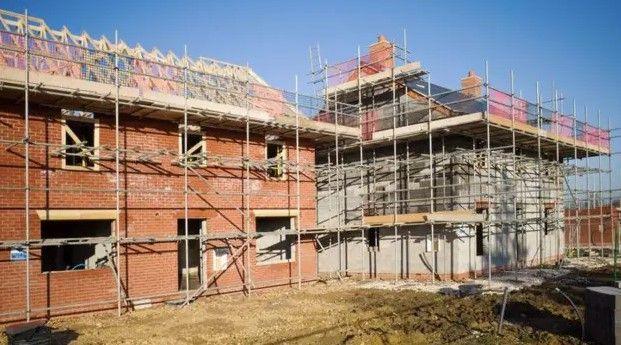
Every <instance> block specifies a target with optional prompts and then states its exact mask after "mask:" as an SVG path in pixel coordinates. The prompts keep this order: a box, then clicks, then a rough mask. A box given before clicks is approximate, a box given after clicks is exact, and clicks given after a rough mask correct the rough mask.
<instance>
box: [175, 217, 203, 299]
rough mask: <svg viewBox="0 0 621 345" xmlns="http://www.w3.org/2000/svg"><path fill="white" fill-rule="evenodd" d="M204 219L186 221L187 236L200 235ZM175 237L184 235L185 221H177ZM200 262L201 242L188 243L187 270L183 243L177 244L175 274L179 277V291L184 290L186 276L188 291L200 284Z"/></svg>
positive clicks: (193, 240)
mask: <svg viewBox="0 0 621 345" xmlns="http://www.w3.org/2000/svg"><path fill="white" fill-rule="evenodd" d="M204 222H205V220H204V219H188V235H200V234H201V232H202V229H203V224H204ZM177 235H179V236H184V235H185V219H177ZM201 264H202V260H201V241H200V240H199V239H192V240H189V241H188V268H187V270H186V267H185V241H179V242H177V267H178V270H177V273H178V277H179V290H185V289H186V276H189V285H188V286H189V289H190V290H195V289H198V288H199V287H200V286H201V283H202V278H203V277H202V273H201V272H202V269H201V268H202V266H201Z"/></svg>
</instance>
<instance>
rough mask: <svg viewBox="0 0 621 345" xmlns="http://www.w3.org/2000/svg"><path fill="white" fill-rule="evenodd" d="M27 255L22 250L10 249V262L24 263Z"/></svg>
mask: <svg viewBox="0 0 621 345" xmlns="http://www.w3.org/2000/svg"><path fill="white" fill-rule="evenodd" d="M27 257H28V254H27V253H26V250H25V249H24V248H16V249H11V254H10V260H11V261H26V258H27Z"/></svg>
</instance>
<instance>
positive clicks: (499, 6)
mask: <svg viewBox="0 0 621 345" xmlns="http://www.w3.org/2000/svg"><path fill="white" fill-rule="evenodd" d="M0 7H2V8H5V9H9V10H13V11H19V12H21V11H23V10H24V9H26V8H28V10H29V11H30V14H31V15H33V16H36V17H41V18H43V19H45V20H46V21H47V22H48V24H49V25H50V26H52V27H61V26H63V25H67V26H68V27H69V29H71V30H72V31H74V32H80V31H82V30H84V31H87V32H89V33H90V34H91V35H93V36H96V37H98V36H100V35H106V36H108V37H109V38H112V37H113V33H114V30H115V29H117V30H118V31H119V34H120V36H121V38H122V39H124V40H125V41H127V42H128V43H130V44H136V43H140V44H141V45H143V46H144V47H145V48H147V49H150V48H152V47H159V48H160V49H161V50H164V51H167V50H172V51H174V52H176V53H181V52H182V51H183V46H184V44H187V45H188V48H189V52H190V55H192V56H208V57H213V58H217V59H221V60H226V61H230V62H234V63H239V64H246V63H249V64H250V66H251V67H253V68H254V69H255V70H256V71H257V72H258V73H259V74H260V75H262V76H263V77H264V78H265V79H266V80H267V81H268V82H269V83H271V84H272V85H274V86H276V87H280V88H286V89H293V86H294V75H295V74H298V75H299V78H300V81H301V85H300V87H301V89H302V90H304V91H306V92H309V93H310V92H311V90H312V89H311V87H310V85H309V84H308V83H307V82H308V76H307V74H308V72H309V70H310V64H309V57H308V56H309V53H308V47H309V46H310V45H315V44H317V43H318V44H319V45H320V47H321V51H322V55H323V56H324V58H326V59H327V60H328V62H329V63H333V62H337V61H340V60H345V59H348V58H352V57H355V55H356V49H357V46H358V45H360V46H361V49H363V50H365V49H366V47H367V45H368V44H369V43H371V42H373V41H374V40H375V38H376V36H377V35H378V34H379V33H383V34H384V35H386V36H387V37H388V38H390V39H392V40H395V41H398V42H401V41H402V40H403V36H402V34H403V29H404V28H405V29H407V38H408V42H407V44H408V48H409V49H410V50H411V51H412V52H413V58H414V59H416V60H420V61H421V62H422V64H423V66H424V67H425V68H426V69H427V70H429V71H430V72H431V75H432V80H433V81H434V82H437V83H441V84H444V85H445V86H448V87H457V86H458V85H459V79H460V77H461V76H462V75H464V74H465V73H466V71H467V70H469V69H471V68H473V69H475V70H477V71H478V72H479V73H482V72H483V66H484V61H485V60H486V59H487V60H488V61H489V65H490V77H491V81H492V83H493V84H495V85H498V86H500V87H502V88H508V74H509V72H508V71H509V69H514V70H515V72H516V88H517V89H518V90H522V91H523V92H524V95H527V96H529V97H533V96H534V90H535V82H536V81H540V82H541V83H542V89H543V90H544V91H545V92H546V97H550V96H551V94H552V87H553V86H552V85H553V83H554V85H555V86H556V88H557V89H559V90H560V91H561V92H563V94H565V95H566V96H567V97H568V98H572V97H575V98H576V100H577V103H578V105H579V108H581V107H582V106H583V105H585V104H586V105H588V107H589V109H593V110H597V109H600V110H601V112H602V114H604V115H603V116H602V123H605V122H606V121H607V116H608V115H609V114H615V113H616V112H618V109H621V97H618V95H617V93H618V92H617V90H616V88H615V87H616V86H617V81H618V79H619V78H620V77H621V64H620V63H619V61H618V60H619V57H620V56H621V54H620V53H621V20H619V18H618V17H619V15H621V4H620V3H619V2H617V1H589V2H584V1H567V0H558V1H557V0H547V1H413V0H409V1H373V2H364V1H356V2H349V1H323V0H315V1H312V2H301V1H300V2H298V1H282V2H276V1H244V2H237V1H212V2H206V1H185V2H173V1H171V2H165V1H116V2H115V1H73V0H64V1H41V0H38V1H25V0H24V1H11V0H8V1H7V0H4V1H2V3H0ZM581 116H582V114H581ZM593 118H594V116H593ZM611 121H612V122H613V124H614V126H621V119H619V118H618V117H617V116H616V115H611ZM614 126H613V127H614Z"/></svg>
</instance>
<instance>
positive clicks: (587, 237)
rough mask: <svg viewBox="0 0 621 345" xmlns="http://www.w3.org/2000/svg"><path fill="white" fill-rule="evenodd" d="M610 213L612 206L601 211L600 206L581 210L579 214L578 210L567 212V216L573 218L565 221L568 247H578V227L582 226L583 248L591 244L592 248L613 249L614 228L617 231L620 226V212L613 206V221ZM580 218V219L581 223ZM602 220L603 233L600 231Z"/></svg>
mask: <svg viewBox="0 0 621 345" xmlns="http://www.w3.org/2000/svg"><path fill="white" fill-rule="evenodd" d="M610 213H611V211H610V205H603V207H602V208H601V209H600V207H599V206H598V207H594V208H591V209H581V210H580V211H578V212H577V210H576V209H568V210H565V216H566V217H572V219H567V220H565V243H566V244H567V246H568V247H570V248H575V247H576V227H577V226H578V224H580V226H579V227H578V228H579V231H578V236H579V239H580V241H579V243H580V247H581V248H583V249H584V248H588V247H589V244H590V245H591V247H592V248H598V247H601V246H602V245H603V246H604V247H607V248H611V247H612V245H613V234H614V231H613V227H614V230H615V231H616V229H617V224H619V211H617V210H616V206H613V208H612V219H611V217H610ZM600 214H601V215H603V217H601V216H600ZM578 218H580V219H579V221H578ZM589 219H590V221H589ZM600 219H601V220H602V221H601V222H603V231H600V224H601V222H600ZM611 220H612V222H611ZM611 224H612V226H611ZM589 225H590V226H589Z"/></svg>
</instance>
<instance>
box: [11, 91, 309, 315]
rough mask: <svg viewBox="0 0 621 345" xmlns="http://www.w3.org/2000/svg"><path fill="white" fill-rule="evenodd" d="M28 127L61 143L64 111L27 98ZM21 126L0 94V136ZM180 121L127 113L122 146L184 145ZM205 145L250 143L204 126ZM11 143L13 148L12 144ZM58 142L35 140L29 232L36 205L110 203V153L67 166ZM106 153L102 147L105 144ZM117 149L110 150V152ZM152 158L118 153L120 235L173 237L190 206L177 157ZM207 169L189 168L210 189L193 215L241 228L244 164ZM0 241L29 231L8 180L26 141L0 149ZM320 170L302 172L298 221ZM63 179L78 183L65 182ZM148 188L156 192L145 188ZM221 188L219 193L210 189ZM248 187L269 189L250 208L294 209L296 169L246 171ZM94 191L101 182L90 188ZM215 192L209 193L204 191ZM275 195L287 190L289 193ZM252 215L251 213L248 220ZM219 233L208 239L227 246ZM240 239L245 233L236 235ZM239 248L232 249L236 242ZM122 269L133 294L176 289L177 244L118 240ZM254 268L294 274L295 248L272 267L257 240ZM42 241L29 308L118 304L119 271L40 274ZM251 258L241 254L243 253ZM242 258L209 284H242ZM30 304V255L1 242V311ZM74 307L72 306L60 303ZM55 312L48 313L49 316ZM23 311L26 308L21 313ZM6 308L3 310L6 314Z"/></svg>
mask: <svg viewBox="0 0 621 345" xmlns="http://www.w3.org/2000/svg"><path fill="white" fill-rule="evenodd" d="M30 116H31V120H30V136H31V141H33V142H50V143H54V144H60V143H61V122H60V120H61V118H60V110H59V109H53V108H45V107H39V106H35V105H32V106H31V107H30ZM97 118H98V120H99V128H100V129H99V136H100V139H99V144H100V145H105V146H108V147H111V148H113V147H114V144H115V137H114V118H113V117H110V116H103V115H101V116H97ZM23 130H24V121H23V105H18V104H15V103H13V102H11V103H2V101H0V139H2V140H21V138H22V136H23ZM177 133H178V130H177V125H176V124H174V123H172V122H166V121H158V120H151V119H136V118H129V117H126V116H122V120H121V140H120V142H121V144H120V145H121V147H123V148H128V149H140V150H161V149H165V150H169V151H172V152H177V150H178V134H177ZM204 133H205V136H206V140H207V154H208V155H220V156H227V157H232V158H238V159H239V158H240V157H241V156H242V155H243V154H244V150H245V141H244V140H245V133H241V132H234V131H227V130H224V129H211V128H209V129H205V130H204ZM264 142H265V140H264V136H263V135H262V134H261V135H252V136H251V145H250V146H251V147H250V156H251V158H252V159H255V160H262V159H264V158H265V157H264V156H265V153H264V150H265V144H264ZM285 143H286V145H287V151H288V157H289V159H291V160H294V159H295V141H294V139H285ZM6 148H8V149H6ZM57 149H58V148H57V147H52V146H43V145H33V146H31V149H30V169H31V170H30V184H31V188H32V191H31V193H30V208H31V211H30V216H29V219H30V237H31V238H40V236H41V230H40V223H41V222H40V219H39V218H38V216H37V214H36V210H44V209H97V208H100V209H114V208H115V193H114V188H115V173H114V160H102V161H100V170H99V171H74V170H66V169H62V168H61V162H62V161H61V158H59V157H56V156H54V154H53V152H54V151H55V150H57ZM300 151H301V158H300V159H301V163H302V164H314V160H315V156H314V155H315V153H314V148H313V146H312V142H305V141H301V149H300ZM100 154H101V155H102V156H104V155H105V153H104V152H101V153H100ZM107 154H108V155H109V156H113V152H112V151H109V152H107ZM154 160H155V161H156V162H155V163H151V164H144V163H136V162H126V161H123V160H122V161H121V174H120V178H121V188H122V189H128V190H130V192H129V193H127V194H122V195H121V220H120V230H121V233H122V236H124V237H145V236H151V237H156V236H175V235H176V234H177V219H178V218H183V215H184V211H183V208H184V198H183V169H182V168H180V167H179V166H177V165H175V164H174V163H173V160H174V157H173V156H158V157H156V158H155V159H154ZM196 170H197V172H198V173H199V174H200V175H201V176H202V178H199V177H198V176H196V175H195V174H194V173H192V172H190V174H189V186H190V188H191V189H193V190H195V191H200V192H204V193H205V194H202V195H196V194H190V196H189V214H190V217H191V218H204V219H206V220H207V231H208V232H218V231H220V232H222V231H225V232H231V231H242V230H243V229H244V222H245V221H244V218H243V215H242V214H241V213H240V212H239V211H238V210H237V209H236V207H237V208H240V209H242V210H243V209H244V200H243V197H242V195H241V194H240V195H226V193H242V192H243V191H244V186H245V171H244V170H243V169H239V168H216V167H206V168H197V169H196ZM0 176H1V181H0V225H1V228H0V240H14V239H23V238H24V237H25V234H24V231H25V230H24V229H25V217H24V200H25V198H24V191H23V189H10V188H14V187H18V188H19V187H22V186H23V184H24V176H25V172H24V146H23V145H13V146H11V145H9V144H4V145H3V149H2V150H0ZM314 180H315V177H314V174H313V172H310V171H303V172H302V176H301V181H302V182H301V194H302V198H301V209H302V213H301V227H302V228H305V227H314V226H315V224H316V219H315V195H316V190H315V182H314ZM59 188H64V189H72V190H71V191H61V190H59ZM145 188H148V189H152V190H159V192H150V193H149V192H141V191H140V190H144V189H145ZM214 189H215V190H217V191H218V192H220V193H223V194H221V195H215V194H214V193H213V190H214ZM250 189H251V191H252V192H255V193H265V195H261V196H251V197H250V208H251V209H295V208H296V198H295V192H296V184H295V174H294V173H292V174H291V175H290V176H289V177H288V178H287V179H286V180H284V181H282V180H269V179H266V177H265V173H264V172H262V171H253V170H251V173H250ZM93 190H96V191H93ZM207 193H209V194H207ZM278 194H290V195H289V196H287V197H282V196H278ZM254 227H255V221H254V217H253V216H252V217H251V219H250V229H251V231H253V230H254ZM221 242H222V241H215V240H214V241H210V242H209V243H207V247H208V249H209V248H210V247H212V246H222V245H223V244H222V243H221ZM229 244H231V246H233V247H237V246H239V245H240V244H241V242H240V241H236V240H231V241H229ZM233 251H234V249H233ZM121 252H122V256H121V267H120V272H121V276H122V281H123V287H124V289H126V291H127V293H128V296H129V297H130V298H141V297H148V296H152V295H158V294H170V293H175V292H176V291H177V290H178V277H177V244H176V243H175V242H171V243H157V244H131V245H126V246H124V247H123V248H122V251H121ZM250 253H251V255H250V264H251V275H252V278H253V282H254V284H255V285H256V286H263V285H275V284H282V283H287V282H290V281H295V280H296V279H297V257H296V260H294V261H292V262H290V263H282V264H273V265H267V266H261V265H260V266H257V265H255V254H254V253H255V248H254V245H251V249H250ZM211 254H212V253H211V251H209V250H208V251H206V252H205V253H204V255H205V259H206V260H207V265H206V267H207V272H208V273H207V274H208V276H210V275H212V274H213V270H212V262H211V259H212V258H211ZM301 255H302V263H303V264H302V272H303V278H304V279H315V278H316V274H317V272H316V261H317V257H316V255H317V254H316V250H315V245H314V242H313V240H312V239H311V238H304V239H303V243H302V248H301ZM39 257H40V250H38V249H33V250H32V251H31V262H30V281H31V301H32V309H33V310H39V311H40V312H38V313H35V314H37V315H44V313H43V312H42V311H41V309H42V308H49V307H52V308H56V307H59V306H65V305H73V304H83V303H90V302H106V301H111V302H112V304H108V305H107V306H115V305H116V302H115V299H116V285H115V278H114V274H113V271H112V270H111V269H110V268H101V269H93V270H84V271H71V272H69V271H64V272H53V273H42V272H41V264H40V260H39ZM243 258H245V255H244V256H243ZM242 265H243V261H242V258H241V257H240V258H239V259H238V260H236V261H235V263H234V264H233V265H231V266H230V267H229V269H228V270H227V271H225V272H224V273H223V274H221V275H219V276H218V277H217V279H215V281H214V283H213V284H212V286H214V287H215V286H217V287H220V288H223V289H224V288H226V287H227V286H228V287H239V285H240V284H241V283H242V282H243V276H244V273H243V270H242ZM24 306H25V263H24V262H11V261H10V260H9V251H8V250H0V314H3V313H7V312H10V311H19V310H23V309H24ZM64 311H68V310H64ZM53 314H55V313H52V315H53ZM19 317H23V315H20V316H19ZM2 318H3V317H1V316H0V319H2Z"/></svg>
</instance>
